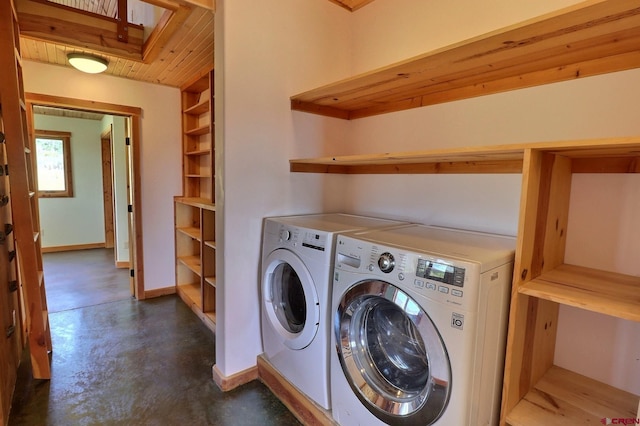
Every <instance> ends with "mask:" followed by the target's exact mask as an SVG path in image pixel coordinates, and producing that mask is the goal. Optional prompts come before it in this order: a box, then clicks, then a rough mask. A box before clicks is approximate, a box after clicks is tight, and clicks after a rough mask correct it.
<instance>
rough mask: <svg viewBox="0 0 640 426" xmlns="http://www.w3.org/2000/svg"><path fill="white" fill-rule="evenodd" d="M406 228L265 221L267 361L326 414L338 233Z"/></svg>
mask: <svg viewBox="0 0 640 426" xmlns="http://www.w3.org/2000/svg"><path fill="white" fill-rule="evenodd" d="M402 224H404V225H406V224H407V223H406V222H398V221H393V220H386V219H378V218H371V217H363V216H355V215H348V214H340V213H335V214H316V215H303V216H287V217H272V218H265V220H264V232H263V247H262V267H261V269H262V279H261V305H262V306H261V310H262V312H261V329H262V344H263V349H264V357H265V358H266V359H267V360H268V361H269V362H270V363H271V365H272V366H273V367H274V368H275V369H276V370H278V372H279V373H280V374H281V375H282V376H283V377H284V378H285V379H286V380H287V381H289V382H290V383H291V384H293V385H294V386H295V387H297V388H298V389H299V390H300V391H301V392H302V393H304V394H306V395H307V396H308V397H309V398H310V399H312V400H313V401H315V402H316V403H317V404H318V405H320V406H321V407H323V408H325V409H327V410H328V409H330V402H331V400H330V396H329V339H330V336H329V330H330V325H329V323H330V318H329V308H330V303H331V270H332V268H333V258H334V244H335V236H336V235H337V233H338V232H345V231H353V230H363V229H372V228H380V227H391V226H399V225H402Z"/></svg>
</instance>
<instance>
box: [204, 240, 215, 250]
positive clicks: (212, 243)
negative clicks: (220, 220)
mask: <svg viewBox="0 0 640 426" xmlns="http://www.w3.org/2000/svg"><path fill="white" fill-rule="evenodd" d="M204 245H205V246H207V247H211V248H212V249H215V248H216V242H215V241H205V242H204Z"/></svg>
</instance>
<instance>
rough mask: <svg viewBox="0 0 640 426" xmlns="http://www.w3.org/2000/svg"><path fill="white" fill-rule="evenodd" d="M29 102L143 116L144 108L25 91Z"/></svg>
mask: <svg viewBox="0 0 640 426" xmlns="http://www.w3.org/2000/svg"><path fill="white" fill-rule="evenodd" d="M24 96H25V99H26V101H27V102H29V103H32V104H34V105H45V106H55V107H59V108H67V109H74V110H81V111H95V112H103V113H105V114H112V115H125V116H128V115H131V116H141V115H142V108H138V107H130V106H124V105H116V104H110V103H106V102H96V101H87V100H82V99H74V98H67V97H64V96H51V95H43V94H40V93H29V92H27V93H25V94H24Z"/></svg>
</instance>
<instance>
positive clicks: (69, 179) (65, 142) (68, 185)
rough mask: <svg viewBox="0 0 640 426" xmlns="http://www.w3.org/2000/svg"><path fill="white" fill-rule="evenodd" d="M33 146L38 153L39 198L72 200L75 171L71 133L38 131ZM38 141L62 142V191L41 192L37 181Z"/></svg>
mask: <svg viewBox="0 0 640 426" xmlns="http://www.w3.org/2000/svg"><path fill="white" fill-rule="evenodd" d="M34 135H35V137H34V141H33V143H34V144H33V146H34V149H35V150H36V152H35V153H34V154H35V155H34V158H35V160H36V186H37V187H38V197H39V198H71V197H73V171H72V169H71V132H60V131H56V130H36V131H35V132H34ZM36 139H55V140H62V151H63V152H62V155H63V157H64V160H63V162H64V186H65V189H64V190H61V191H52V190H41V189H40V187H39V185H37V183H38V181H37V180H38V179H37V172H38V150H37V144H38V142H37V140H36Z"/></svg>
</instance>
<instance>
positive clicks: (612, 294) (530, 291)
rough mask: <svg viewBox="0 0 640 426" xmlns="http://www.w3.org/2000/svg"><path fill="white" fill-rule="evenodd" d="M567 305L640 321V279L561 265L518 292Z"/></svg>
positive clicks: (526, 284) (523, 286)
mask: <svg viewBox="0 0 640 426" xmlns="http://www.w3.org/2000/svg"><path fill="white" fill-rule="evenodd" d="M518 291H519V292H520V293H523V294H526V295H529V296H535V297H537V298H539V299H546V300H551V301H553V302H558V303H561V304H563V305H569V306H575V307H577V308H582V309H587V310H589V311H594V312H599V313H602V314H607V315H613V316H615V317H618V318H624V319H628V320H632V321H640V309H639V307H640V277H634V276H631V275H623V274H618V273H613V272H607V271H601V270H598V269H591V268H584V267H580V266H575V265H567V264H564V265H560V266H559V267H557V268H555V269H553V270H551V271H549V272H545V273H544V274H542V275H541V276H539V277H537V278H535V279H533V280H531V281H529V282H527V283H525V284H524V285H522V286H521V287H520V288H518Z"/></svg>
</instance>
